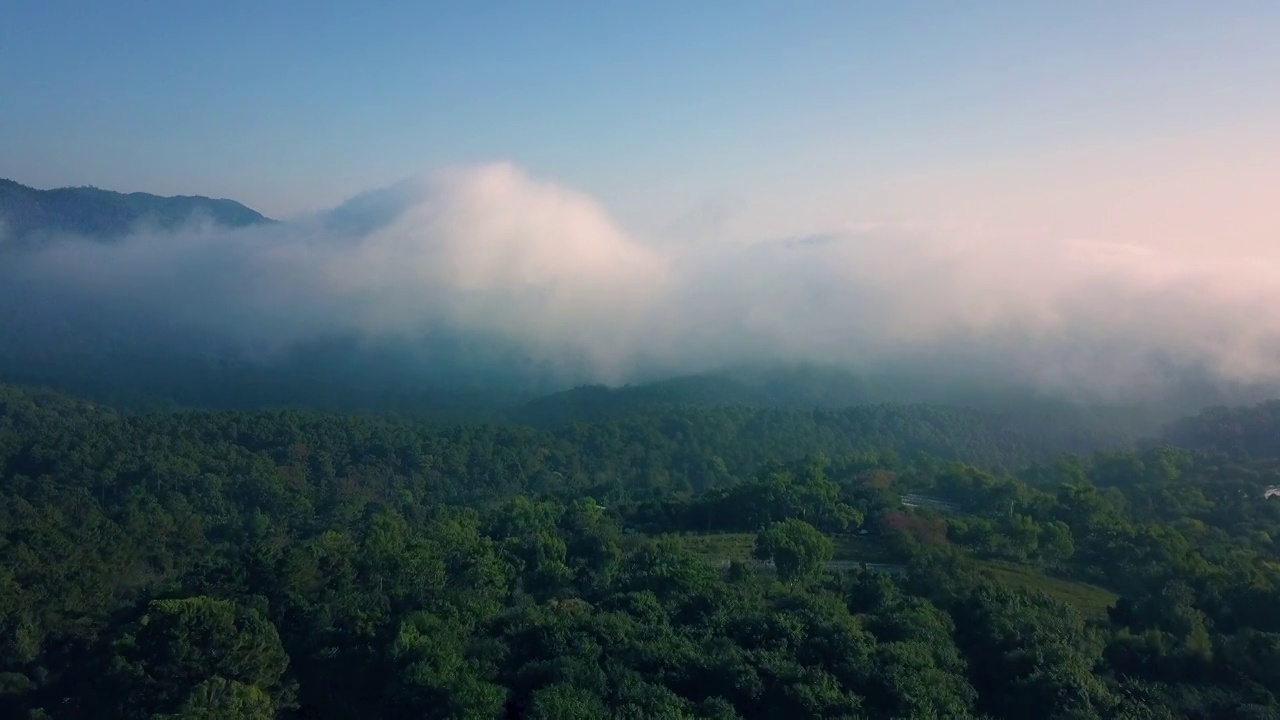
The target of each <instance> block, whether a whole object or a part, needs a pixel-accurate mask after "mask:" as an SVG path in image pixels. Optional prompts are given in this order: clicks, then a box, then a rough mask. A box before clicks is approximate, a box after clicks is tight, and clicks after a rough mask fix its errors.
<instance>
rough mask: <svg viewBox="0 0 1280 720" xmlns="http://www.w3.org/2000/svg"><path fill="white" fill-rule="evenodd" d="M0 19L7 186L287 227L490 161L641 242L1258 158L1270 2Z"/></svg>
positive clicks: (1279, 21)
mask: <svg viewBox="0 0 1280 720" xmlns="http://www.w3.org/2000/svg"><path fill="white" fill-rule="evenodd" d="M5 8H6V9H5V16H6V22H4V23H2V24H0V98H4V100H3V105H4V112H3V113H0V175H4V176H8V177H11V178H13V179H17V180H19V181H22V182H25V183H27V184H31V185H35V186H37V187H50V186H60V185H79V184H94V185H98V186H101V187H107V188H111V189H120V190H145V191H150V192H155V193H160V194H171V193H189V194H208V195H215V196H224V197H232V198H235V199H238V200H241V201H243V202H245V203H246V204H249V205H250V206H252V207H255V208H257V209H260V210H262V211H263V212H266V213H268V214H270V215H273V216H280V217H287V216H291V215H294V214H297V213H299V212H305V211H312V210H317V209H321V208H324V207H329V206H332V205H334V204H336V203H338V202H340V201H342V200H344V199H346V198H348V197H350V196H352V195H355V194H357V193H359V192H361V191H364V190H368V189H371V188H375V187H381V186H385V185H387V184H390V183H393V182H395V181H397V180H399V179H401V178H403V177H405V176H408V175H411V174H413V173H417V172H421V171H423V170H429V169H433V168H436V167H440V166H450V165H456V164H466V163H475V162H490V161H502V162H512V163H515V164H517V165H520V166H522V167H526V168H529V169H530V170H531V171H533V172H537V173H540V174H543V175H546V176H549V177H553V178H556V179H557V180H559V181H560V182H563V183H566V184H568V185H570V186H573V187H579V188H583V189H585V190H586V191H588V192H591V193H592V194H593V195H595V196H596V197H599V198H601V200H602V201H603V202H604V203H605V204H606V205H608V206H609V207H610V209H611V210H612V211H613V212H615V213H617V214H618V215H619V216H620V217H621V218H622V219H623V221H624V222H626V223H627V224H628V225H629V226H630V225H638V226H644V228H645V230H646V231H649V232H653V233H655V234H659V233H662V232H663V231H671V233H672V234H678V230H677V229H680V228H684V227H686V226H690V227H694V228H697V229H699V230H701V229H703V228H701V227H698V226H699V224H700V223H701V224H705V223H707V222H711V221H712V220H713V219H715V218H722V217H723V216H725V215H726V214H732V213H734V212H738V209H739V208H747V207H754V208H756V210H755V211H754V214H753V213H750V212H745V211H742V214H744V215H746V216H747V217H746V218H744V219H743V220H742V221H741V222H745V223H756V222H757V218H756V217H754V215H764V214H766V212H767V213H768V214H771V215H779V216H780V215H785V214H786V213H787V208H795V209H794V210H793V211H791V212H792V213H793V214H801V213H803V214H804V216H805V220H803V221H802V220H795V219H791V218H783V217H777V218H774V217H769V218H768V219H767V221H766V223H767V225H768V226H770V227H772V226H773V225H778V226H779V227H780V228H787V227H789V226H790V225H794V224H796V223H798V222H811V223H817V222H820V221H821V219H825V218H828V217H831V218H835V219H840V220H842V219H844V218H843V217H841V213H855V212H857V211H866V212H870V211H872V210H874V209H876V208H880V207H885V204H886V203H888V204H889V206H888V211H889V212H895V213H900V214H901V213H906V212H907V211H906V210H903V209H902V208H901V207H898V206H900V205H903V204H907V205H911V206H912V208H911V209H917V208H919V207H920V205H921V203H920V202H918V201H917V199H916V197H915V196H913V195H912V194H911V191H912V190H914V189H915V188H914V187H913V186H915V185H919V186H920V187H921V188H922V191H923V192H926V195H925V196H924V197H925V199H928V200H933V198H932V196H930V195H928V194H927V193H928V192H936V188H934V185H936V184H937V183H941V182H944V181H945V180H946V178H948V177H951V178H956V179H955V182H957V183H959V184H961V185H964V184H967V181H962V180H959V179H958V178H960V177H964V176H966V175H972V174H978V175H981V176H982V181H983V182H990V183H999V182H1001V181H1003V182H1008V183H1012V184H1015V185H1016V184H1020V183H1018V181H1017V179H1016V173H1015V171H1012V170H1009V169H1008V168H1004V167H1002V166H1003V165H1005V164H1012V165H1017V164H1019V163H1031V164H1033V165H1035V164H1036V163H1035V161H1037V160H1039V161H1040V162H1039V164H1038V166H1037V167H1032V168H1028V169H1026V170H1025V172H1029V173H1032V174H1034V173H1037V172H1039V173H1053V172H1054V171H1055V170H1056V166H1055V164H1054V163H1053V162H1052V160H1051V159H1046V156H1052V155H1075V154H1080V153H1084V154H1088V153H1102V154H1106V153H1108V152H1109V151H1108V148H1110V147H1112V146H1116V145H1121V146H1127V145H1131V144H1153V143H1154V144H1158V143H1160V142H1162V141H1164V142H1170V143H1178V142H1181V141H1182V138H1184V137H1186V136H1195V138H1197V139H1196V140H1195V142H1198V143H1200V144H1201V145H1204V144H1206V143H1208V142H1209V141H1208V140H1205V139H1203V138H1202V137H1201V135H1202V134H1203V133H1214V132H1218V133H1221V134H1222V135H1224V136H1226V137H1221V138H1218V139H1216V140H1214V142H1219V143H1221V144H1222V146H1223V147H1224V148H1225V149H1227V150H1228V151H1232V152H1234V151H1239V150H1240V149H1241V148H1243V147H1245V146H1247V145H1249V144H1250V143H1251V141H1254V142H1263V143H1265V144H1266V147H1265V148H1258V149H1259V150H1264V151H1265V152H1274V151H1275V150H1276V145H1277V142H1276V140H1275V130H1276V127H1277V123H1276V117H1277V110H1280V107H1278V105H1280V93H1277V92H1275V90H1274V87H1275V85H1274V78H1275V77H1277V73H1278V71H1280V51H1278V50H1276V49H1275V46H1274V43H1273V39H1274V37H1275V36H1276V35H1275V33H1276V31H1277V30H1280V6H1278V5H1277V4H1276V3H1274V2H1267V1H1265V0H1263V1H1257V2H1248V1H1241V0H1228V1H1227V2H1220V3H1206V2H1199V1H1196V2H1185V1H1179V0H1173V1H1163V2H1148V1H1146V0H1134V1H1131V2H1124V3H1115V2H1097V1H1094V0H1084V1H1081V2H1070V3H1057V2H1020V1H1010V2H984V1H977V2H970V3H948V2H937V1H935V2H920V1H918V0H907V1H904V2H892V3H889V2H847V1H838V2H813V1H807V0H801V1H799V2H788V3H781V2H768V3H761V2H737V1H720V0H705V1H703V2H696V3H689V2H669V1H664V0H660V1H658V2H645V3H638V2H632V3H624V2H598V1H597V2H563V1H548V2H539V3H512V2H509V3H498V2H447V1H442V2H433V3H399V2H395V3H388V2H371V3H362V4H355V3H332V2H314V1H311V2H293V1H291V0H280V1H279V2H271V3H259V2H241V1H239V0H229V1H225V2H218V3H213V4H203V3H185V2H177V3H157V2H139V1H138V0H122V1H120V2H112V3H94V2H66V1H65V0H62V1H60V0H52V1H47V0H41V1H40V2H32V1H29V0H9V2H7V3H5ZM1208 150H1209V151H1210V152H1211V151H1212V147H1210V148H1208ZM1099 162H1101V160H1099ZM1120 167H1124V165H1123V164H1121V165H1120ZM1009 173H1015V174H1014V175H1012V176H1011V175H1009ZM1065 181H1076V179H1075V178H1066V179H1064V182H1065ZM904 186H907V187H904ZM1010 189H1014V188H1007V187H1006V188H998V189H997V190H993V191H991V192H992V194H994V193H995V192H998V191H999V190H1010ZM947 210H948V209H947V208H940V211H941V212H945V211H947ZM921 211H923V210H921ZM857 219H858V220H860V219H861V218H857Z"/></svg>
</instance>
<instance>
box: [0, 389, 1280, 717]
mask: <svg viewBox="0 0 1280 720" xmlns="http://www.w3.org/2000/svg"><path fill="white" fill-rule="evenodd" d="M1274 414H1275V407H1274V405H1270V406H1267V405H1264V406H1260V407H1257V408H1247V409H1215V410H1211V411H1206V412H1205V413H1203V414H1202V415H1200V416H1198V417H1196V418H1193V419H1188V420H1186V421H1182V422H1180V423H1176V424H1175V425H1174V426H1172V427H1171V428H1170V430H1169V432H1168V434H1167V435H1166V437H1165V438H1164V439H1163V440H1158V441H1150V442H1144V443H1133V442H1130V441H1128V440H1126V441H1125V442H1123V443H1118V444H1117V446H1116V447H1115V448H1112V449H1106V450H1098V451H1096V452H1093V451H1090V452H1087V453H1085V454H1069V453H1065V452H1062V451H1063V450H1066V449H1070V448H1071V446H1072V443H1077V442H1078V441H1077V440H1074V439H1070V438H1069V439H1068V441H1064V440H1063V436H1062V434H1061V433H1054V432H1047V433H1042V432H1040V431H1038V430H1037V431H1032V430H1028V429H1026V428H1019V427H1014V426H1013V425H1012V424H1010V423H1008V422H997V421H994V420H992V418H991V416H989V415H988V414H985V413H980V412H977V411H971V410H958V409H952V408H945V407H937V406H931V405H891V404H881V405H868V406H856V407H850V408H846V409H824V410H816V411H809V410H786V409H768V408H759V407H756V408H752V407H743V406H737V407H727V406H725V407H697V406H691V405H679V406H677V405H669V404H653V405H645V406H631V407H629V408H628V410H627V411H626V412H625V413H609V412H605V413H603V414H602V415H601V416H600V417H592V418H587V419H585V420H584V419H581V418H579V419H575V418H573V417H567V418H566V417H560V416H557V417H556V420H555V421H547V422H542V423H537V424H535V425H529V424H520V423H515V422H493V423H484V424H472V425H450V426H442V425H440V424H427V423H424V422H422V421H421V420H417V419H413V418H395V417H379V416H373V415H352V414H320V413H313V412H301V411H271V412H268V411H217V412H210V411H206V412H199V411H187V412H172V413H163V412H154V413H141V414H128V413H120V412H117V411H115V410H111V409H108V408H105V407H101V406H97V405H94V404H90V403H87V402H82V401H78V400H75V399H71V398H68V397H65V396H62V395H58V394H53V393H49V392H42V391H35V390H28V389H22V388H17V387H11V386H0V473H2V478H0V479H2V484H0V717H14V718H88V717H92V718H255V719H257V718H261V719H264V720H265V719H267V718H335V719H336V718H384V717H385V718H408V717H421V718H469V719H476V720H481V719H491V718H493V719H496V718H545V719H551V718H564V719H574V718H609V717H613V718H634V719H635V720H647V719H649V718H672V719H678V718H717V719H723V720H728V719H729V718H776V717H794V718H948V719H950V718H987V719H995V718H1011V719H1013V718H1016V719H1019V720H1021V719H1023V718H1072V719H1084V718H1132V719H1135V720H1136V719H1139V718H1142V719H1148V718H1149V719H1152V720H1154V719H1156V718H1196V719H1204V720H1209V719H1210V718H1213V719H1215V720H1216V719H1219V718H1224V719H1231V718H1239V719H1244V718H1250V719H1257V718H1272V717H1280V671H1278V670H1277V668H1280V548H1277V546H1276V545H1275V543H1274V542H1273V538H1276V537H1277V534H1280V499H1277V500H1268V499H1265V498H1264V496H1265V493H1266V491H1267V489H1269V488H1271V487H1274V486H1280V462H1277V461H1276V460H1275V458H1276V456H1277V453H1276V452H1275V451H1276V449H1277V447H1280V443H1278V442H1277V436H1276V433H1275V427H1276V426H1275V425H1274V424H1268V423H1270V420H1269V418H1271V417H1274ZM1090 443H1093V444H1094V445H1096V446H1099V447H1100V445H1098V443H1095V442H1094V441H1092V440H1091V441H1090ZM1080 444H1088V443H1082V442H1081V443H1080Z"/></svg>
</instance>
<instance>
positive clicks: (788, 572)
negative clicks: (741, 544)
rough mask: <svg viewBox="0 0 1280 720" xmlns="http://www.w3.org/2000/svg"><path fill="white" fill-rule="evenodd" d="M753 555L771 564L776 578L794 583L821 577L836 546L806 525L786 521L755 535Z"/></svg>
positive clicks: (795, 520) (815, 529)
mask: <svg viewBox="0 0 1280 720" xmlns="http://www.w3.org/2000/svg"><path fill="white" fill-rule="evenodd" d="M753 555H754V556H755V558H756V559H757V560H763V561H768V562H772V563H773V566H774V567H775V568H776V569H777V571H778V577H780V578H782V580H784V581H785V582H788V583H795V582H799V581H802V580H806V579H810V578H813V577H816V576H817V575H818V574H819V573H821V572H822V569H823V568H824V567H825V566H826V564H827V563H828V562H830V561H831V558H832V557H833V556H834V555H835V545H834V544H833V543H832V542H831V539H830V538H828V537H827V536H826V535H823V534H822V533H821V532H818V530H817V528H815V527H813V526H812V525H810V524H809V523H807V522H804V521H803V520H798V519H796V518H788V519H786V520H783V521H781V522H776V523H773V524H772V525H770V526H769V527H767V528H765V529H764V530H761V531H760V533H759V534H758V535H756V542H755V549H754V551H753Z"/></svg>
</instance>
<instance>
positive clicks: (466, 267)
mask: <svg viewBox="0 0 1280 720" xmlns="http://www.w3.org/2000/svg"><path fill="white" fill-rule="evenodd" d="M1228 250H1230V246H1229V243H1223V242H1221V241H1218V240H1213V239H1207V240H1206V242H1205V243H1204V244H1203V245H1201V246H1200V247H1199V248H1190V249H1189V248H1188V247H1187V246H1186V245H1185V244H1182V245H1179V246H1177V247H1175V246H1173V245H1172V244H1170V245H1167V246H1162V245H1161V243H1160V242H1159V241H1158V240H1155V241H1153V240H1150V239H1145V240H1143V241H1141V242H1139V241H1137V240H1135V241H1133V242H1130V243H1126V244H1119V243H1102V242H1097V241H1087V240H1073V239H1069V238H1067V239H1059V240H1046V239H1044V238H1043V237H1039V238H1037V239H1035V241H1034V242H1032V241H1030V240H1028V239H1025V238H1023V239H1020V238H1017V237H1010V236H1008V234H1004V235H1002V236H1001V235H995V234H992V235H991V236H984V235H983V234H982V233H980V232H965V233H960V234H953V233H949V232H948V231H947V230H946V229H945V228H938V229H931V228H930V227H928V226H927V225H924V226H922V225H920V224H912V225H907V224H899V225H895V224H893V223H882V224H864V225H860V226H855V227H818V228H814V229H813V232H811V233H808V234H803V235H797V236H793V237H779V238H761V239H758V240H755V241H753V242H717V241H715V240H714V239H708V238H692V237H691V238H688V242H670V241H669V240H667V241H663V242H658V241H657V240H656V239H654V238H644V237H639V236H636V235H635V234H632V233H629V232H628V230H627V229H626V228H622V227H619V225H618V223H617V222H615V221H614V220H613V219H612V218H611V216H610V213H609V211H608V210H607V209H606V208H605V207H603V206H602V205H601V204H600V203H599V202H597V201H596V200H594V199H593V198H592V197H591V196H590V195H588V194H586V193H584V192H582V191H579V190H576V189H573V188H568V187H564V186H562V185H560V184H557V183H556V182H554V181H552V180H549V179H544V178H540V177H536V176H533V175H531V174H529V173H527V172H525V171H524V170H522V169H520V168H517V167H514V166H511V165H507V164H492V165H481V166H474V167H465V168H451V169H446V170H442V171H436V172H432V173H428V174H424V175H422V176H420V177H416V178H413V179H410V180H407V181H404V182H401V183H398V184H396V185H394V186H392V187H389V188H386V189H382V190H376V191H373V192H370V193H368V194H365V195H362V196H359V197H357V198H354V199H353V200H351V201H350V202H348V203H346V204H344V205H343V206H341V207H339V208H336V209H334V210H333V211H331V212H328V213H323V214H320V215H316V216H312V217H307V218H301V219H295V220H292V221H290V222H286V223H279V224H275V225H270V226H263V227H255V228H250V229H243V230H237V231H228V230H224V229H219V228H217V227H211V226H207V225H198V224H193V225H191V226H190V227H188V228H186V229H184V230H182V231H181V232H177V233H166V234H157V233H151V232H139V233H138V234H136V235H134V236H132V237H130V238H128V239H127V240H125V241H121V242H113V243H98V242H91V241H84V240H81V239H75V238H63V239H59V240H57V241H51V242H48V243H46V244H44V245H43V246H42V247H41V248H40V249H38V250H27V251H17V250H10V251H7V252H3V254H0V259H2V260H3V267H0V321H2V327H3V334H4V336H3V337H2V338H0V341H3V343H4V345H5V346H6V349H5V350H4V352H5V353H7V354H9V355H21V354H23V353H33V352H37V351H40V350H41V349H42V348H43V349H46V350H51V351H52V350H57V349H58V348H62V349H63V350H65V349H66V348H68V347H71V346H72V345H75V343H80V345H79V346H78V347H84V346H92V345H94V344H98V343H120V344H123V345H128V344H129V343H151V344H153V345H155V344H158V345H164V344H165V343H174V344H181V345H182V346H183V347H186V348H188V349H190V348H200V349H201V351H207V352H215V353H224V354H228V355H232V356H236V357H240V358H244V359H248V360H250V361H252V362H260V363H270V362H273V359H274V358H278V357H280V356H281V354H282V353H286V352H287V351H288V350H289V349H290V348H291V347H295V346H296V345H297V344H298V343H305V342H310V341H318V340H323V339H326V338H332V337H355V338H360V339H362V340H363V341H366V342H372V343H377V342H388V341H396V340H415V339H419V338H425V337H430V338H434V340H433V341H434V342H446V343H447V342H455V341H459V340H458V339H459V338H464V337H466V338H478V339H483V340H484V341H486V342H493V343H496V344H499V345H502V346H503V347H508V348H516V349H518V351H519V353H520V354H521V356H522V357H524V358H526V359H527V360H528V361H530V362H534V363H537V364H539V365H540V366H543V367H547V368H551V369H552V371H553V372H554V373H556V374H557V377H558V378H559V379H560V381H562V382H563V383H564V384H573V383H579V382H586V381H593V382H604V383H612V384H616V383H623V382H627V381H633V380H638V379H645V378H653V377H659V376H663V375H672V374H677V373H690V372H698V371H704V370H710V369H714V368H717V367H722V366H727V365H735V364H741V363H747V362H750V363H761V362H771V361H800V360H803V361H812V362H821V363H828V364H835V365H842V366H848V367H851V368H861V369H872V368H886V367H887V368H893V367H906V366H915V367H926V368H930V367H932V368H942V367H948V368H951V369H953V370H957V371H963V373H971V374H980V375H984V376H989V377H1001V378H1006V379H1009V380H1013V381H1019V382H1025V383H1029V384H1032V385H1034V386H1036V387H1039V388H1042V389H1045V390H1047V391H1052V392H1057V393H1065V394H1068V395H1072V396H1081V395H1088V396H1091V397H1138V396H1142V395H1146V394H1151V393H1158V392H1160V391H1161V386H1162V383H1164V382H1165V381H1166V380H1167V378H1169V377H1170V376H1171V375H1176V374H1177V373H1180V372H1194V373H1198V374H1205V375H1208V376H1209V377H1211V378H1214V379H1217V380H1221V381H1222V382H1224V383H1264V384H1270V383H1274V382H1276V381H1280V310H1277V308H1280V249H1277V250H1264V251H1259V250H1257V249H1254V250H1253V251H1251V252H1245V253H1240V252H1228ZM441 338H445V339H444V340H441Z"/></svg>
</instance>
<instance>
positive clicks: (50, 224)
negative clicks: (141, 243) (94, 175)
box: [0, 179, 274, 247]
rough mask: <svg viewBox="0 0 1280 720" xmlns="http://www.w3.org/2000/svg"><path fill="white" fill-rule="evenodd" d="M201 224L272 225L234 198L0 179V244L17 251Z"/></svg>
mask: <svg viewBox="0 0 1280 720" xmlns="http://www.w3.org/2000/svg"><path fill="white" fill-rule="evenodd" d="M201 221H205V222H211V223H213V224H215V225H222V226H226V227H245V226H249V225H261V224H265V223H270V222H274V221H273V220H271V219H270V218H268V217H266V216H264V215H263V214H262V213H259V212H257V211H256V210H252V209H250V208H248V207H245V206H244V205H241V204H240V203H238V202H236V201H234V200H219V199H214V198H207V197H202V196H198V195H196V196H174V197H162V196H159V195H152V194H150V193H140V192H139V193H119V192H113V191H111V190H100V189H98V188H94V187H74V188H55V189H52V190H38V189H36V188H32V187H27V186H26V185H23V184H21V183H18V182H15V181H13V180H5V179H0V244H9V245H17V246H19V247H21V246H25V245H30V244H33V243H38V242H41V241H43V240H47V239H50V238H58V237H64V236H77V237H83V238H88V239H92V240H102V241H110V240H118V239H121V238H123V237H125V236H126V235H128V234H129V233H131V232H135V231H138V230H165V231H171V230H176V229H178V228H180V227H182V226H183V225H185V224H187V223H190V222H201Z"/></svg>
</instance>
